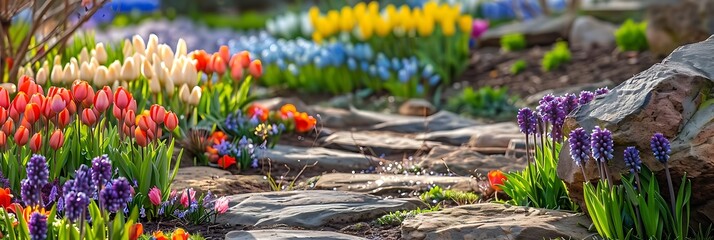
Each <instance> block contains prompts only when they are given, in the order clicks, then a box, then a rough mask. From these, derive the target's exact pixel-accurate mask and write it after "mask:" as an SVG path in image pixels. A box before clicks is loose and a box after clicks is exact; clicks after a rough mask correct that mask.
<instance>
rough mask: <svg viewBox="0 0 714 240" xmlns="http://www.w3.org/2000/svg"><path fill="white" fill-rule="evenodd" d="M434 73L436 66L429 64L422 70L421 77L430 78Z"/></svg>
mask: <svg viewBox="0 0 714 240" xmlns="http://www.w3.org/2000/svg"><path fill="white" fill-rule="evenodd" d="M433 74H434V67H432V66H431V64H427V65H426V66H424V69H422V71H421V77H422V78H425V79H429V78H430V77H431V76H432V75H433Z"/></svg>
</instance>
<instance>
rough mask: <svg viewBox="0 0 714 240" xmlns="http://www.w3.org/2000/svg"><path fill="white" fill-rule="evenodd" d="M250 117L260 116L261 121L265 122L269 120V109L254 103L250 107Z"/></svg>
mask: <svg viewBox="0 0 714 240" xmlns="http://www.w3.org/2000/svg"><path fill="white" fill-rule="evenodd" d="M247 113H248V117H250V118H252V117H253V116H256V115H257V116H258V119H260V121H261V122H265V121H266V120H268V109H267V108H265V107H263V106H261V105H258V104H253V105H251V106H250V107H249V108H248V112H247Z"/></svg>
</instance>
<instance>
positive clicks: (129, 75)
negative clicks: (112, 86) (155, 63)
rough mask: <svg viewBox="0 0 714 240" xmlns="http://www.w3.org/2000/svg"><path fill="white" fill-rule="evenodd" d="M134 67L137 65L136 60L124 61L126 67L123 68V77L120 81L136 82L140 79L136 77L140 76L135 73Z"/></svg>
mask: <svg viewBox="0 0 714 240" xmlns="http://www.w3.org/2000/svg"><path fill="white" fill-rule="evenodd" d="M134 65H135V64H134V58H127V59H126V60H124V65H123V66H122V67H121V75H119V76H120V77H119V80H122V81H134V80H136V79H137V78H138V77H137V76H136V75H138V74H136V73H135V71H134V70H136V68H135V67H134Z"/></svg>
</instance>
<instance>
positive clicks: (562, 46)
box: [541, 41, 571, 71]
mask: <svg viewBox="0 0 714 240" xmlns="http://www.w3.org/2000/svg"><path fill="white" fill-rule="evenodd" d="M570 59H571V56H570V49H568V43H566V42H562V41H561V42H557V43H555V47H553V50H550V51H548V52H547V53H545V56H543V60H541V65H542V66H543V70H545V71H551V70H553V69H556V68H558V67H560V66H561V65H563V64H565V63H567V62H570Z"/></svg>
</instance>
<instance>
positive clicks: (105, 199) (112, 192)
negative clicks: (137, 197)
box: [99, 177, 134, 213]
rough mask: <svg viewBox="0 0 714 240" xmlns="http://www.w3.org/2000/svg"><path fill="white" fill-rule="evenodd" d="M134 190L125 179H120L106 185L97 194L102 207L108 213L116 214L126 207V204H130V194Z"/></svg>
mask: <svg viewBox="0 0 714 240" xmlns="http://www.w3.org/2000/svg"><path fill="white" fill-rule="evenodd" d="M133 191H134V190H133V189H132V187H131V184H129V181H127V180H126V178H123V177H120V178H117V179H115V180H114V181H112V182H111V184H110V185H107V187H106V188H104V189H103V190H102V192H101V193H100V194H99V197H100V198H101V201H102V203H103V204H104V207H105V208H106V209H107V210H108V211H109V212H113V213H115V212H117V211H119V210H121V209H124V208H125V207H126V204H127V203H129V202H131V198H132V192H133Z"/></svg>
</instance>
